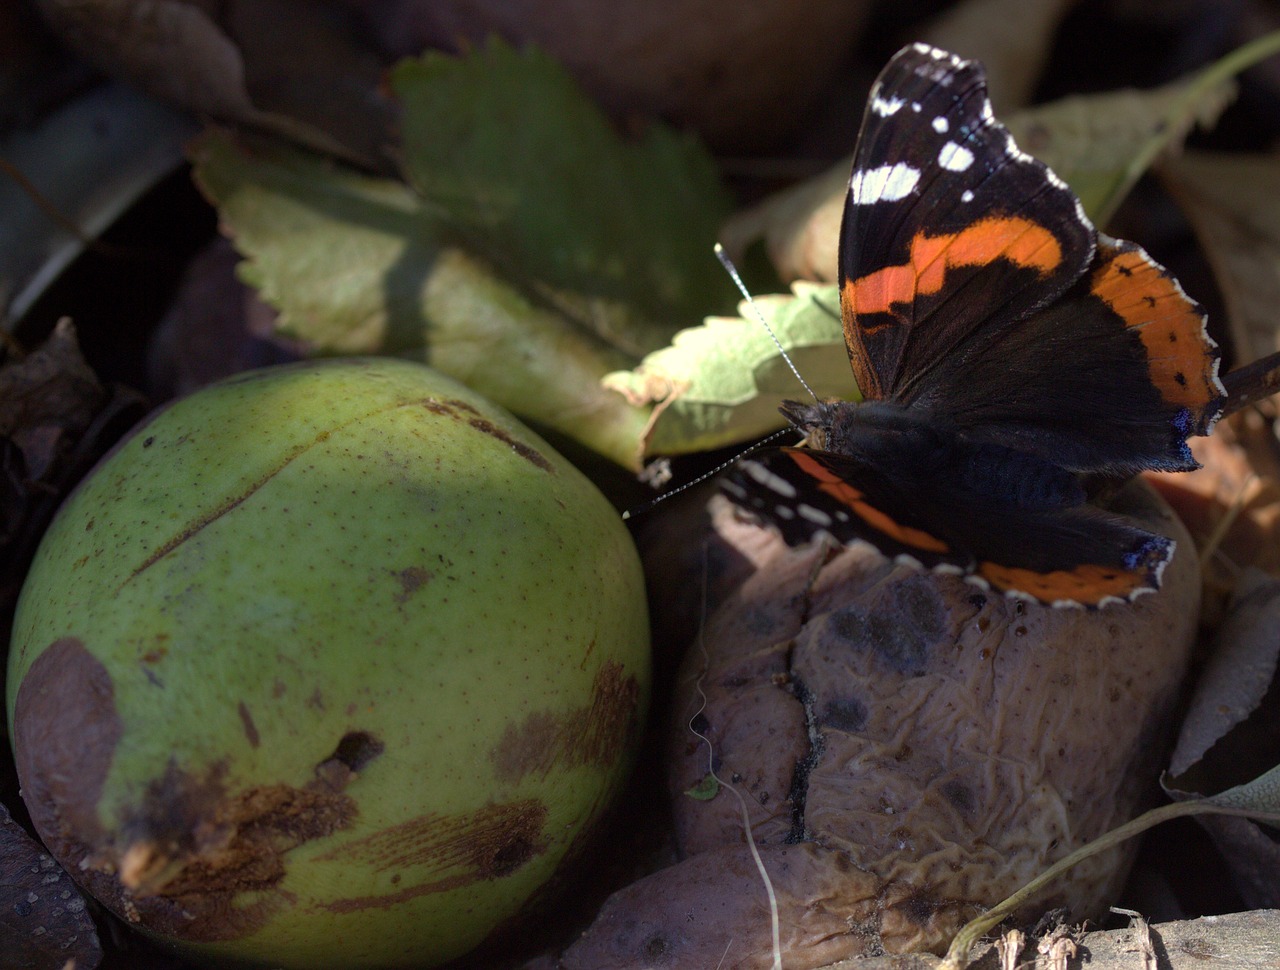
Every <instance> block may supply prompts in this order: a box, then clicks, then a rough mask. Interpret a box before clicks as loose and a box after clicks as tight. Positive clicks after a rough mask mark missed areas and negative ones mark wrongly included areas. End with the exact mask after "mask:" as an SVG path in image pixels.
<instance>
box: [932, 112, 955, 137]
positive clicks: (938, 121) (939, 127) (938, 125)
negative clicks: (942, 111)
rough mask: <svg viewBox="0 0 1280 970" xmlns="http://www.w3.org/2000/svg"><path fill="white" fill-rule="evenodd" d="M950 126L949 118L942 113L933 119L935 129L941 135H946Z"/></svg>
mask: <svg viewBox="0 0 1280 970" xmlns="http://www.w3.org/2000/svg"><path fill="white" fill-rule="evenodd" d="M950 128H951V125H950V124H948V123H947V119H946V118H944V117H942V115H938V117H936V118H934V119H933V130H934V131H936V132H937V133H938V134H939V135H945V134H946V133H947V131H948V130H949V129H950Z"/></svg>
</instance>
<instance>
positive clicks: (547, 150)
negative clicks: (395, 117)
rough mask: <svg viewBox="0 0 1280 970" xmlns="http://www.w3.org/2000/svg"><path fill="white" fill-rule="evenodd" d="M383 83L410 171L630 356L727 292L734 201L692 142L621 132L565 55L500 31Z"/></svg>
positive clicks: (490, 251)
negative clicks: (723, 249)
mask: <svg viewBox="0 0 1280 970" xmlns="http://www.w3.org/2000/svg"><path fill="white" fill-rule="evenodd" d="M391 81H392V85H393V87H394V90H395V92H396V94H397V96H398V97H399V98H400V101H401V103H402V106H403V109H404V117H403V121H402V123H401V128H402V132H403V134H402V137H403V151H404V159H403V171H404V174H405V177H406V178H407V180H408V181H409V183H410V184H411V185H412V186H413V188H414V190H415V191H416V192H417V194H418V195H419V197H420V198H421V199H422V202H423V205H424V208H425V209H426V210H427V211H429V212H431V213H432V214H433V215H434V216H435V217H436V220H437V221H438V223H439V224H441V225H444V226H447V227H448V229H449V231H450V232H451V233H452V234H454V235H455V236H456V237H457V238H460V239H462V240H464V241H465V243H466V245H467V246H468V248H469V249H471V250H472V251H473V252H474V253H476V254H477V255H479V256H481V257H482V258H483V259H485V260H486V261H487V262H489V263H491V264H493V265H494V266H495V267H496V268H497V269H498V271H499V272H500V273H502V274H503V275H504V276H506V277H507V278H508V279H510V280H513V281H515V282H517V283H519V284H520V285H522V286H524V287H526V288H533V289H534V290H535V291H536V293H537V294H538V295H539V296H540V297H542V298H544V299H545V300H546V301H547V302H548V303H550V304H551V305H552V306H556V307H558V308H559V309H561V310H562V311H563V312H564V313H565V314H566V316H567V317H569V318H570V319H572V320H574V321H575V322H577V323H578V324H579V325H580V326H582V327H583V328H584V329H587V330H589V331H591V332H594V333H595V334H596V335H597V336H599V337H601V338H602V339H604V340H605V341H606V342H607V343H608V344H609V345H610V346H613V347H616V348H617V349H619V350H621V351H623V352H624V353H627V354H631V355H633V356H638V355H640V354H642V353H645V352H648V351H650V350H654V349H656V348H658V347H661V346H662V345H663V344H665V343H666V342H667V341H668V340H669V339H670V338H671V334H672V332H673V331H674V329H675V328H676V326H677V325H679V324H680V323H681V322H682V321H685V322H691V321H694V320H697V319H699V318H700V317H701V316H702V315H703V314H704V313H706V312H708V311H709V310H712V309H716V308H725V309H727V308H728V307H729V306H730V305H731V298H730V294H731V292H732V290H731V288H730V284H729V281H728V279H727V278H726V277H725V275H724V274H723V273H722V272H721V271H720V268H719V266H717V265H716V263H715V261H714V260H713V259H712V258H711V248H712V244H713V243H714V242H715V233H716V228H717V227H718V226H719V224H720V222H721V221H722V220H723V219H724V217H725V216H726V215H727V214H728V212H729V198H728V195H727V194H726V192H725V190H724V189H723V187H722V186H721V184H720V181H719V177H718V176H717V174H716V172H715V169H714V166H713V164H712V161H711V158H710V156H709V155H707V153H706V152H705V151H704V150H703V149H702V148H701V147H700V146H699V145H697V144H696V143H695V142H693V141H692V140H690V139H688V138H687V137H684V136H680V135H677V134H676V133H675V132H674V131H672V130H671V129H668V128H666V127H664V126H661V125H652V126H649V127H647V128H646V129H645V130H644V133H643V135H642V136H641V137H639V138H636V139H634V140H632V141H623V140H622V139H620V138H619V137H618V134H617V132H616V131H615V130H614V128H613V127H612V126H611V125H610V124H609V122H608V121H607V119H606V118H605V116H604V115H603V114H602V113H601V111H600V109H599V108H598V107H596V106H595V105H594V104H592V103H591V102H589V101H588V100H587V99H586V98H585V96H584V95H583V93H582V91H581V90H580V89H579V88H578V87H577V85H576V84H575V83H574V82H573V80H572V78H571V77H570V75H569V73H568V72H567V71H566V70H565V69H564V68H563V67H561V66H560V65H558V64H556V63H555V62H554V61H553V60H552V59H551V58H550V57H548V56H547V55H545V54H542V53H541V52H539V51H537V50H526V51H516V50H514V49H513V48H511V47H510V46H508V45H506V44H504V43H501V42H499V41H497V40H494V41H491V42H490V43H488V44H486V45H484V46H483V47H481V48H479V49H477V50H476V51H474V52H472V53H471V54H470V55H469V56H467V57H464V58H454V57H445V56H444V55H440V54H429V55H427V56H425V57H423V58H421V59H420V60H409V61H404V62H402V63H401V64H400V65H399V66H397V68H396V69H395V71H394V72H393V73H392V75H391Z"/></svg>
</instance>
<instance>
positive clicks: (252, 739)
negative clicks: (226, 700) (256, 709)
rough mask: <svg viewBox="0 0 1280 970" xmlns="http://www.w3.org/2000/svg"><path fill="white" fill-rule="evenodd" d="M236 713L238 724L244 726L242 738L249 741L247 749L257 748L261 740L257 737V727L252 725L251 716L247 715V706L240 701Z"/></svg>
mask: <svg viewBox="0 0 1280 970" xmlns="http://www.w3.org/2000/svg"><path fill="white" fill-rule="evenodd" d="M236 712H237V713H238V714H239V715H240V723H241V724H242V725H243V726H244V736H245V738H246V739H248V741H249V747H251V748H257V746H258V745H259V744H260V743H261V742H262V739H261V738H260V737H259V736H258V726H257V725H256V724H254V723H253V715H252V714H250V713H249V705H248V704H246V703H245V702H244V701H241V702H240V703H239V705H237V707H236Z"/></svg>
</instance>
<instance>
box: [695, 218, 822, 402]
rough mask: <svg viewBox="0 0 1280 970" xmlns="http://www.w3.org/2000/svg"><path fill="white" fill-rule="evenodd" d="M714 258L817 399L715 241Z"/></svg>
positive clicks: (805, 386) (784, 357)
mask: <svg viewBox="0 0 1280 970" xmlns="http://www.w3.org/2000/svg"><path fill="white" fill-rule="evenodd" d="M716 259H718V260H720V265H721V266H723V267H724V270H725V272H726V273H728V274H729V278H730V279H731V280H733V283H734V285H735V286H736V287H737V288H738V292H739V293H741V294H742V295H743V297H744V298H745V299H746V301H747V305H748V306H750V307H751V312H752V313H754V314H755V315H756V319H757V320H759V321H760V326H762V327H764V329H765V332H766V333H768V334H769V337H770V338H771V339H772V340H773V343H774V346H775V347H777V348H778V352H779V353H780V354H782V359H783V360H785V361H786V362H787V366H788V367H790V368H791V373H793V374H795V375H796V380H798V381H799V382H800V386H801V387H803V388H804V389H805V390H806V391H808V392H809V396H810V397H811V398H813V399H814V401H817V400H818V395H817V394H815V393H813V388H812V387H810V386H809V384H808V382H807V381H806V380H805V379H804V378H803V377H801V376H800V371H798V370H796V365H795V364H794V363H793V362H792V360H791V355H790V354H788V353H787V351H786V348H784V347H783V346H782V341H780V340H779V339H778V335H777V334H776V333H774V332H773V327H771V326H769V323H768V321H767V320H765V318H764V314H763V313H761V312H760V308H759V307H758V306H756V301H755V300H753V299H752V298H751V294H750V293H748V292H747V286H746V284H745V283H743V282H742V277H741V276H739V275H738V267H736V266H734V265H733V260H731V259H730V258H729V254H728V253H726V252H725V251H724V247H723V246H721V245H720V244H719V243H716Z"/></svg>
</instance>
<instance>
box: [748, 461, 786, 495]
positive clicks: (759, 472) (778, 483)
mask: <svg viewBox="0 0 1280 970" xmlns="http://www.w3.org/2000/svg"><path fill="white" fill-rule="evenodd" d="M742 471H743V472H744V473H745V474H746V475H748V476H750V477H751V478H753V479H754V480H755V481H756V482H757V483H758V484H760V485H763V486H764V487H765V488H767V489H769V490H770V491H772V492H776V493H777V494H779V495H781V496H782V497H783V498H795V497H796V490H795V486H793V485H792V484H791V483H790V482H789V481H787V480H786V479H785V478H783V477H782V476H781V475H775V474H774V473H773V472H771V471H769V469H767V468H765V467H764V465H762V464H760V463H759V462H758V461H744V462H743V463H742Z"/></svg>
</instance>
